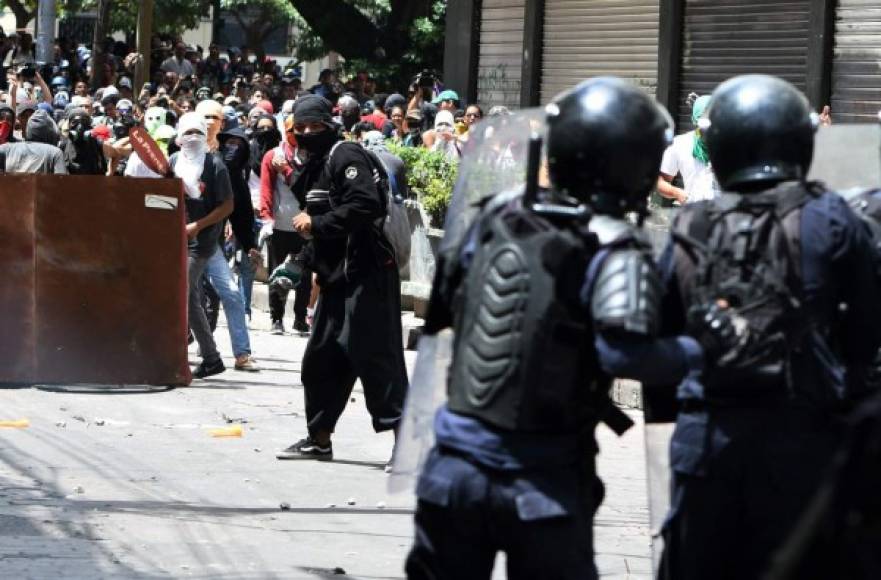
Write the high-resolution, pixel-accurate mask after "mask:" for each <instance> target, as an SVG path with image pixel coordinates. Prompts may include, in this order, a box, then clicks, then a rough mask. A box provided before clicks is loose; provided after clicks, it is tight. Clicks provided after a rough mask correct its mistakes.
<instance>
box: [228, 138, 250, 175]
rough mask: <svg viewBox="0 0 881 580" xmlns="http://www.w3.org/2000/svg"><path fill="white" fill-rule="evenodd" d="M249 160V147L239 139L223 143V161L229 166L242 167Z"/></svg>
mask: <svg viewBox="0 0 881 580" xmlns="http://www.w3.org/2000/svg"><path fill="white" fill-rule="evenodd" d="M247 160H248V148H247V147H245V145H244V144H242V143H241V142H240V141H239V140H238V139H235V140H230V141H227V142H226V143H225V144H224V145H223V161H224V163H226V165H227V167H231V168H234V169H241V168H242V167H244V166H245V163H246V162H247Z"/></svg>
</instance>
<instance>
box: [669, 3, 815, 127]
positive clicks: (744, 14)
mask: <svg viewBox="0 0 881 580" xmlns="http://www.w3.org/2000/svg"><path fill="white" fill-rule="evenodd" d="M809 15H810V0H685V6H684V22H683V39H682V70H681V76H680V81H679V110H678V121H679V130H680V131H687V130H690V129H691V110H690V108H689V107H688V106H687V105H686V104H685V100H686V97H687V95H688V94H689V93H691V92H695V93H698V94H701V95H703V94H709V93H711V92H712V91H713V89H714V88H716V86H717V85H718V84H719V83H721V82H722V81H724V80H726V79H728V78H730V77H733V76H735V75H740V74H750V73H762V74H770V75H776V76H779V77H782V78H784V79H786V80H788V81H789V82H791V83H792V84H794V85H795V86H796V87H798V88H799V89H801V90H802V91H804V90H805V83H806V77H807V52H808V37H809V34H808V21H809ZM671 112H672V113H673V114H674V115H676V113H677V111H671Z"/></svg>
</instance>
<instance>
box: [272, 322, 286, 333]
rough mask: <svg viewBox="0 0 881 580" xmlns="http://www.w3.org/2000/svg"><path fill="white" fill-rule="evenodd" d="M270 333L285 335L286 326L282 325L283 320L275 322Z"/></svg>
mask: <svg viewBox="0 0 881 580" xmlns="http://www.w3.org/2000/svg"><path fill="white" fill-rule="evenodd" d="M269 332H271V333H272V334H284V325H283V324H282V323H281V320H273V321H272V329H271V330H270V331H269Z"/></svg>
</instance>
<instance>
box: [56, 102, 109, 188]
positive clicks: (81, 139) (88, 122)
mask: <svg viewBox="0 0 881 580" xmlns="http://www.w3.org/2000/svg"><path fill="white" fill-rule="evenodd" d="M91 129H92V116H91V115H89V112H88V111H86V110H85V109H81V108H78V109H73V110H72V111H71V112H70V114H69V115H68V116H67V136H66V137H63V138H62V139H61V142H60V144H59V145H58V147H59V148H60V149H61V150H62V151H63V152H64V163H65V164H66V165H67V171H68V172H69V173H70V174H71V175H104V174H105V173H106V172H107V159H106V158H105V157H104V152H103V150H102V145H101V142H100V141H98V139H97V138H95V136H94V135H92V131H91Z"/></svg>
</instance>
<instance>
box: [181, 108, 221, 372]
mask: <svg viewBox="0 0 881 580" xmlns="http://www.w3.org/2000/svg"><path fill="white" fill-rule="evenodd" d="M177 145H178V146H179V147H180V151H179V152H177V153H174V154H173V155H172V156H171V158H170V160H169V162H170V164H171V167H172V169H173V171H174V174H175V176H177V177H179V178H180V179H181V180H182V181H183V185H184V192H185V194H186V196H185V199H184V201H185V203H186V210H187V226H186V231H187V238H188V239H189V245H188V256H189V257H188V262H187V265H188V280H189V301H188V312H189V321H190V329H191V330H192V331H193V335H194V336H195V338H196V341H197V342H198V343H199V350H200V352H201V354H202V362H201V363H200V364H199V366H198V367H196V369H195V370H194V371H193V376H194V377H196V378H200V379H202V378H205V377H208V376H211V375H216V374H219V373H222V372H223V371H224V370H226V367H225V366H224V364H223V361H222V360H221V359H220V353H218V352H217V345H216V344H215V342H214V337H213V336H212V334H211V328H210V326H209V325H208V318H207V317H206V315H205V310H204V309H203V308H202V285H201V278H202V275H203V274H204V273H205V270H206V267H207V263H208V260H209V259H211V257H212V256H214V254H216V253H217V252H218V251H219V250H220V247H219V245H218V241H219V240H220V236H221V234H222V232H223V220H224V219H226V217H227V216H229V215H230V214H231V213H232V210H233V192H232V186H231V185H230V180H229V173H228V171H227V169H226V166H225V165H224V164H223V160H222V159H221V158H220V156H219V155H217V154H214V153H210V152H209V150H208V127H207V125H206V123H205V119H204V117H203V116H202V115H200V114H198V113H186V114H184V115H183V116H181V118H180V122H179V123H178V130H177Z"/></svg>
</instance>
